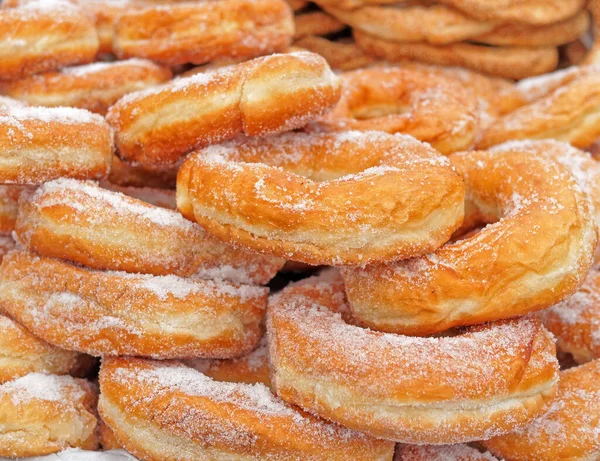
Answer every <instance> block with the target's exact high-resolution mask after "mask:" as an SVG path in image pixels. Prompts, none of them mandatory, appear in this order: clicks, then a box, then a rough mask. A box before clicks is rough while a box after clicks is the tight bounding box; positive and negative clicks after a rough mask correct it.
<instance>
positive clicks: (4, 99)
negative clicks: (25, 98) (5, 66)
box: [0, 81, 27, 111]
mask: <svg viewBox="0 0 600 461" xmlns="http://www.w3.org/2000/svg"><path fill="white" fill-rule="evenodd" d="M1 84H2V82H1V81H0V85H1ZM25 106H27V104H25V103H24V102H22V101H19V100H18V99H13V98H9V97H8V96H0V111H6V110H10V109H16V108H21V107H25Z"/></svg>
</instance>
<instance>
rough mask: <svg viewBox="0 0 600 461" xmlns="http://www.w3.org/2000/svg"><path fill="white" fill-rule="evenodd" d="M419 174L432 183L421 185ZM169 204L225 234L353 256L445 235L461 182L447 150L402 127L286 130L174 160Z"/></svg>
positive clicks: (419, 245)
mask: <svg viewBox="0 0 600 461" xmlns="http://www.w3.org/2000/svg"><path fill="white" fill-rule="evenodd" d="M409 178H410V179H409ZM399 183H403V184H405V187H402V188H400V187H398V184H399ZM428 183H434V184H436V187H435V188H428V189H425V190H424V189H423V184H428ZM207 190H208V191H211V192H210V193H209V194H207V193H206V192H205V191H207ZM177 206H178V208H179V210H180V211H181V212H182V213H183V214H184V216H186V217H187V218H188V219H194V220H196V221H197V222H198V223H199V224H200V225H201V226H202V227H203V228H204V229H206V231H207V232H209V233H211V234H212V235H214V236H216V237H217V238H218V239H220V240H222V241H225V242H230V243H232V244H240V245H243V246H245V247H248V248H251V249H253V250H256V251H260V252H264V253H266V254H273V255H277V256H280V257H283V258H287V259H290V260H296V261H301V262H305V263H309V264H315V265H318V264H327V265H335V266H339V265H347V264H352V265H355V264H366V263H370V262H376V261H389V260H396V259H403V258H407V257H411V256H414V255H417V254H425V253H427V252H430V251H433V250H434V249H435V248H438V247H439V245H441V244H443V242H446V241H447V240H448V238H450V235H451V234H452V232H453V231H454V230H455V229H456V228H457V226H459V225H460V223H461V222H462V218H463V183H462V181H461V179H460V177H459V176H458V175H457V174H456V172H454V171H453V170H452V168H451V167H450V162H448V160H447V159H446V158H444V157H443V156H442V155H440V154H439V152H437V151H435V150H434V149H432V148H431V147H429V146H427V145H426V144H423V143H420V142H418V141H417V140H416V139H414V138H412V137H409V136H403V135H388V134H385V133H381V132H355V131H353V132H345V133H332V134H306V133H293V134H285V135H282V136H279V137H272V138H265V139H257V140H246V141H240V142H238V143H231V144H224V145H218V146H212V147H208V148H206V149H203V150H200V151H198V152H196V153H194V154H193V155H191V156H190V157H188V159H186V160H185V161H184V163H183V165H182V167H181V169H180V170H179V176H178V184H177Z"/></svg>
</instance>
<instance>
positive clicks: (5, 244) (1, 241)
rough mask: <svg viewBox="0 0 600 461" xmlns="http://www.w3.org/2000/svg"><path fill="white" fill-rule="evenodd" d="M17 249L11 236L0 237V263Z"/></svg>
mask: <svg viewBox="0 0 600 461" xmlns="http://www.w3.org/2000/svg"><path fill="white" fill-rule="evenodd" d="M14 247H15V241H14V240H13V238H12V237H11V236H9V235H0V263H1V262H2V258H4V255H5V254H7V253H8V252H9V251H10V250H12V249H13V248H14Z"/></svg>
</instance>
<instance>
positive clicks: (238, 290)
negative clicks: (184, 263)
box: [0, 251, 268, 359]
mask: <svg viewBox="0 0 600 461" xmlns="http://www.w3.org/2000/svg"><path fill="white" fill-rule="evenodd" d="M1 267H2V274H1V275H0V306H2V309H3V310H4V311H5V312H7V313H8V314H9V315H10V316H11V317H13V318H14V319H16V320H17V321H18V322H19V323H21V324H22V325H24V326H25V327H26V328H28V329H29V330H30V331H31V332H32V333H34V334H35V335H36V336H38V337H40V338H41V339H43V340H45V341H47V342H49V343H50V344H53V345H55V346H58V347H61V348H63V349H68V350H75V351H79V352H85V353H87V354H90V355H95V356H106V355H135V356H143V357H153V358H158V359H174V358H178V359H182V358H193V357H203V358H214V359H225V358H233V357H239V356H241V355H244V354H247V353H249V352H250V351H252V350H253V349H254V348H255V347H256V346H257V345H258V342H259V340H260V338H261V336H262V330H261V321H262V319H263V317H264V313H265V310H266V307H267V293H268V290H267V289H266V288H263V287H256V286H248V285H242V286H239V285H233V284H231V283H227V282H223V281H218V282H216V281H207V280H190V279H183V278H180V277H176V276H173V275H171V276H153V275H142V274H127V273H125V272H114V271H111V272H104V271H94V270H90V269H85V268H80V267H77V266H74V265H72V264H70V263H67V262H63V261H59V260H57V259H51V258H43V257H38V256H35V255H33V254H31V253H27V252H19V251H15V252H12V253H9V254H8V255H6V256H5V257H4V259H3V261H2V266H1Z"/></svg>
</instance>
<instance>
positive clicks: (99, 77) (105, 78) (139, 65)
mask: <svg viewBox="0 0 600 461" xmlns="http://www.w3.org/2000/svg"><path fill="white" fill-rule="evenodd" d="M171 76H172V75H171V71H170V70H169V69H168V68H166V67H161V66H158V65H156V64H154V63H153V62H151V61H147V60H144V59H129V60H127V61H116V62H99V63H94V64H87V65H85V66H77V67H67V68H64V69H62V70H60V71H57V72H48V73H44V74H38V75H33V76H31V77H28V78H25V79H21V80H13V81H6V82H0V93H2V94H5V95H8V96H10V97H12V98H16V99H19V100H23V101H25V102H27V103H28V104H31V105H33V106H47V107H56V106H69V107H79V108H81V109H87V110H90V111H92V112H96V113H99V114H102V115H103V114H105V113H106V111H107V110H108V108H109V107H110V106H111V105H112V104H114V103H115V102H116V101H117V100H118V99H119V98H121V97H122V96H124V95H126V94H128V93H131V92H133V91H138V90H141V89H144V88H147V87H150V86H154V85H158V84H159V83H164V82H166V81H167V80H170V79H171Z"/></svg>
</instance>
